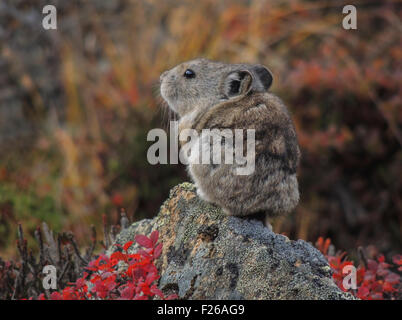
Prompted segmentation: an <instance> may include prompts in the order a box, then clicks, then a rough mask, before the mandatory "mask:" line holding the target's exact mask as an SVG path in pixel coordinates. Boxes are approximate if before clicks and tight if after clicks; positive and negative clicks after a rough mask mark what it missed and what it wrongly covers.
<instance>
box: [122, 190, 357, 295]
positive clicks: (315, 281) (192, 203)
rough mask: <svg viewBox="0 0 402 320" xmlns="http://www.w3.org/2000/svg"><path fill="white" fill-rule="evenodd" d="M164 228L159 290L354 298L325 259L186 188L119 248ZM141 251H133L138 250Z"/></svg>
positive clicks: (175, 193) (174, 192) (306, 246)
mask: <svg viewBox="0 0 402 320" xmlns="http://www.w3.org/2000/svg"><path fill="white" fill-rule="evenodd" d="M156 229H157V230H158V231H159V233H160V240H161V241H162V243H163V252H162V254H161V257H160V258H159V259H158V261H157V263H156V266H157V268H158V270H160V273H161V279H160V282H159V287H160V288H161V289H162V290H163V291H164V292H165V293H167V294H170V293H173V292H174V293H177V294H178V295H179V297H180V298H182V299H331V300H332V299H353V297H352V295H350V294H348V293H344V292H342V291H341V290H339V289H338V287H337V286H336V285H335V283H334V282H333V281H332V278H331V269H330V267H329V265H328V263H327V261H326V259H325V258H324V256H323V255H322V254H321V253H320V252H319V251H318V250H317V249H315V248H314V247H312V246H311V245H310V244H308V243H306V242H305V241H303V240H298V241H291V240H289V239H288V238H287V237H285V236H283V235H279V234H276V233H274V232H272V231H271V230H269V229H268V228H266V227H264V226H263V224H262V223H261V222H258V221H254V220H252V221H249V220H245V219H241V218H237V217H228V216H226V215H225V214H224V213H223V212H222V211H221V209H220V208H218V207H216V206H213V205H211V204H208V203H206V202H204V201H202V200H201V199H199V198H198V197H197V195H196V193H195V187H194V185H193V184H190V183H183V184H180V185H179V186H176V187H175V188H173V189H172V190H171V193H170V197H169V199H168V200H166V202H165V203H164V204H163V205H162V207H161V210H160V212H159V214H158V216H156V217H155V218H154V219H152V220H151V219H148V220H142V221H139V222H136V223H134V224H132V225H131V226H130V227H129V228H127V229H125V230H123V231H122V232H121V233H120V234H119V235H118V237H117V239H116V241H117V243H120V244H124V243H125V242H126V241H129V240H132V239H133V238H134V236H135V235H136V234H145V235H149V234H150V233H151V232H152V231H153V230H156ZM136 249H137V248H136V247H135V246H133V247H132V250H133V251H134V250H136Z"/></svg>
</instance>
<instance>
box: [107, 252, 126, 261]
mask: <svg viewBox="0 0 402 320" xmlns="http://www.w3.org/2000/svg"><path fill="white" fill-rule="evenodd" d="M110 258H111V259H117V260H119V261H120V260H124V261H125V260H126V256H125V255H124V254H123V253H121V252H120V251H116V252H113V253H112V255H111V256H110Z"/></svg>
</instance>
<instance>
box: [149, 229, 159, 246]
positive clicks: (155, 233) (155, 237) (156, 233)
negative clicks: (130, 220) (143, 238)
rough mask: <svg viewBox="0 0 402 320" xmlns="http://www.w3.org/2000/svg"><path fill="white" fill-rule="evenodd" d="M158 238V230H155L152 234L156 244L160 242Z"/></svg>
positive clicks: (151, 237) (152, 239) (153, 241)
mask: <svg viewBox="0 0 402 320" xmlns="http://www.w3.org/2000/svg"><path fill="white" fill-rule="evenodd" d="M158 238H159V232H158V230H155V231H153V232H152V233H151V236H150V239H151V241H152V244H153V245H155V244H156V243H157V242H158Z"/></svg>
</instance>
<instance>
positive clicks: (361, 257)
mask: <svg viewBox="0 0 402 320" xmlns="http://www.w3.org/2000/svg"><path fill="white" fill-rule="evenodd" d="M357 252H358V253H359V257H360V260H361V261H363V265H364V267H365V268H366V269H367V266H368V263H367V258H366V255H365V253H364V249H363V248H362V247H360V246H359V247H358V248H357Z"/></svg>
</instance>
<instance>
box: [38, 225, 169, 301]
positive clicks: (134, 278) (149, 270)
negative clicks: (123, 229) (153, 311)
mask: <svg viewBox="0 0 402 320" xmlns="http://www.w3.org/2000/svg"><path fill="white" fill-rule="evenodd" d="M158 236H159V233H158V231H154V232H152V233H151V235H150V237H149V238H148V237H146V236H144V235H137V236H136V237H135V241H136V242H137V243H138V244H139V245H140V246H142V247H143V249H141V250H139V251H137V252H136V253H132V254H131V253H129V252H128V251H129V249H130V247H131V246H132V245H133V243H134V241H129V242H127V243H126V244H124V245H123V246H120V245H117V244H115V246H117V247H118V248H117V251H116V252H114V253H112V254H111V255H110V257H109V256H107V255H106V254H101V255H99V257H98V258H97V259H95V260H92V261H91V262H90V263H89V264H88V266H87V267H86V268H85V271H84V273H83V275H82V277H80V278H79V279H77V280H76V281H75V282H74V283H71V284H70V285H69V286H67V287H65V288H64V289H63V290H62V291H54V292H52V293H51V294H50V296H49V297H48V298H49V299H51V300H88V299H91V300H93V299H102V300H148V299H152V298H154V297H158V298H159V299H165V298H166V299H173V298H175V295H170V296H168V297H165V296H164V294H163V293H162V291H161V290H159V289H158V287H157V280H158V279H159V277H160V276H159V274H158V270H157V269H156V267H155V265H154V261H155V260H156V259H157V258H158V257H159V256H160V254H161V252H162V244H161V243H159V244H158ZM31 299H32V298H31ZM38 299H39V300H46V299H47V297H46V296H45V294H44V293H41V294H40V295H39V296H38Z"/></svg>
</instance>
